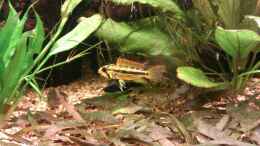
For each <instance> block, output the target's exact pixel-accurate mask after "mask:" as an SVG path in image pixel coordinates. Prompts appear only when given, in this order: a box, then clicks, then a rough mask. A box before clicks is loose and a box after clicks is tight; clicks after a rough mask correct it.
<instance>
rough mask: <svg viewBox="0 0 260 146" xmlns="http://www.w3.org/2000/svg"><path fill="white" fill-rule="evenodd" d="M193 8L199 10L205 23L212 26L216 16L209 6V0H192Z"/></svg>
mask: <svg viewBox="0 0 260 146" xmlns="http://www.w3.org/2000/svg"><path fill="white" fill-rule="evenodd" d="M192 2H193V4H194V6H195V8H197V9H198V10H199V11H200V14H201V15H202V16H203V18H204V19H205V20H206V22H207V24H208V25H210V26H212V25H213V24H214V23H215V21H216V19H217V17H216V15H215V13H214V11H213V9H212V7H211V4H210V1H209V0H196V1H192Z"/></svg>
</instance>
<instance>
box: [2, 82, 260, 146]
mask: <svg viewBox="0 0 260 146" xmlns="http://www.w3.org/2000/svg"><path fill="white" fill-rule="evenodd" d="M259 80H260V79H259V78H254V79H253V80H252V81H250V82H249V83H248V87H247V88H246V89H245V91H244V92H243V93H241V94H236V95H234V94H231V93H223V94H201V93H203V92H201V91H200V90H201V89H194V88H193V87H190V86H189V85H185V84H182V85H178V86H176V87H175V89H174V90H173V89H159V90H156V89H155V90H145V91H141V90H133V91H129V92H115V93H104V91H103V90H102V89H103V88H104V87H105V86H106V84H107V83H106V82H105V81H103V80H101V79H98V78H95V79H92V80H90V81H82V80H80V81H75V82H73V83H71V84H69V85H62V86H58V87H50V88H47V89H45V90H44V95H45V96H48V97H49V98H48V100H46V99H40V98H38V97H37V95H36V94H35V93H33V92H32V91H28V92H27V94H26V95H25V97H24V99H23V101H22V102H21V103H20V104H19V106H18V108H17V109H16V111H15V112H14V113H13V115H12V117H11V118H10V119H9V121H8V122H7V124H6V126H5V127H4V128H3V129H1V131H0V137H1V140H0V142H1V143H0V145H6V146H8V145H14V146H16V145H26V146H27V145H28V146H30V145H32V146H34V145H39V146H45V145H47V146H65V145H66V146H67V145H68V146H222V145H224V146H233V145H234V146H257V145H260V140H259V139H260V112H259V109H260V102H259V99H260V87H259V86H260V85H259V84H254V83H257V82H259ZM213 97H214V98H213ZM231 98H233V99H234V98H235V99H234V100H233V102H231V101H230V99H231ZM198 99H199V101H203V100H206V101H203V102H202V103H203V104H201V105H200V106H198V105H197V104H196V103H198V102H197V100H198ZM39 105H40V106H39ZM194 105H196V106H194ZM2 135H3V136H2Z"/></svg>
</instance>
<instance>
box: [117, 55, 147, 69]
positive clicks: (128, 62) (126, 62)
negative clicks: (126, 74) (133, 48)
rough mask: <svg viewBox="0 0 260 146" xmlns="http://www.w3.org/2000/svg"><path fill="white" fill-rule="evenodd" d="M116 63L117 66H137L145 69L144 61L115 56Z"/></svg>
mask: <svg viewBox="0 0 260 146" xmlns="http://www.w3.org/2000/svg"><path fill="white" fill-rule="evenodd" d="M116 65H118V66H124V67H131V68H139V69H145V68H146V66H147V65H146V63H141V62H137V61H134V60H130V59H125V58H122V57H119V58H117V60H116Z"/></svg>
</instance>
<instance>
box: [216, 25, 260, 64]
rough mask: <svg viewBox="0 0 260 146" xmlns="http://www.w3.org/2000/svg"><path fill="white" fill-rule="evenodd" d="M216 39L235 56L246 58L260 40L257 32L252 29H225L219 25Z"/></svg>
mask: <svg viewBox="0 0 260 146" xmlns="http://www.w3.org/2000/svg"><path fill="white" fill-rule="evenodd" d="M215 39H216V41H217V43H218V44H219V45H220V47H221V48H222V49H223V50H224V51H225V52H226V53H227V54H228V55H230V56H232V57H233V58H237V57H240V58H241V59H245V58H246V57H248V55H249V53H250V52H251V51H253V49H255V47H256V46H257V44H258V43H259V42H260V37H259V35H258V34H257V33H255V32H254V31H251V30H246V29H241V30H225V29H223V28H221V27H218V28H217V30H216V32H215Z"/></svg>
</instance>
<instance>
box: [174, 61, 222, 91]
mask: <svg viewBox="0 0 260 146" xmlns="http://www.w3.org/2000/svg"><path fill="white" fill-rule="evenodd" d="M177 77H178V78H179V79H181V80H183V81H185V82H187V83H189V84H191V85H193V86H196V87H201V88H215V87H219V86H221V85H222V84H223V83H216V82H213V81H210V80H209V78H208V77H207V76H206V75H205V73H204V72H203V71H201V70H199V69H196V68H193V67H188V66H182V67H178V68H177Z"/></svg>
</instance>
